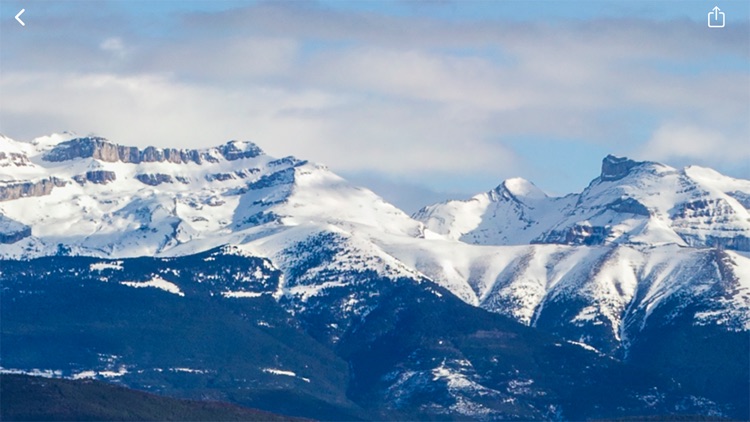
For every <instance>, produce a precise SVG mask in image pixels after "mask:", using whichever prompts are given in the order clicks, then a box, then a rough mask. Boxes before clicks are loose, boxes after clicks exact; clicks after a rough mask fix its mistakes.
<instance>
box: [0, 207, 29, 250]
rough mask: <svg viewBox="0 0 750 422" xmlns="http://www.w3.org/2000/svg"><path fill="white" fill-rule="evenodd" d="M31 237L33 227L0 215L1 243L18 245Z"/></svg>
mask: <svg viewBox="0 0 750 422" xmlns="http://www.w3.org/2000/svg"><path fill="white" fill-rule="evenodd" d="M29 236H31V227H29V226H27V225H25V224H21V223H19V222H18V221H15V220H13V219H10V218H8V217H6V216H4V215H2V214H0V243H4V244H6V245H7V244H11V243H16V242H18V241H19V240H21V239H25V238H27V237H29Z"/></svg>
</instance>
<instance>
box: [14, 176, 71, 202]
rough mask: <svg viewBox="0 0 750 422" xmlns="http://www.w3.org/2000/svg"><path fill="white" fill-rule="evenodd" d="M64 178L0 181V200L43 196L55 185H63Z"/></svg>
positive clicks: (64, 183)
mask: <svg viewBox="0 0 750 422" xmlns="http://www.w3.org/2000/svg"><path fill="white" fill-rule="evenodd" d="M65 185H66V182H65V181H64V180H61V179H58V178H56V177H49V178H46V179H41V180H37V181H24V182H9V183H0V201H12V200H14V199H18V198H28V197H33V196H45V195H49V194H50V193H51V192H52V189H53V188H55V187H62V186H65Z"/></svg>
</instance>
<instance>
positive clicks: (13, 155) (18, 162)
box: [0, 151, 32, 167]
mask: <svg viewBox="0 0 750 422" xmlns="http://www.w3.org/2000/svg"><path fill="white" fill-rule="evenodd" d="M30 165H32V164H31V161H29V157H27V156H26V154H22V153H20V152H3V151H0V167H10V166H15V167H23V166H30Z"/></svg>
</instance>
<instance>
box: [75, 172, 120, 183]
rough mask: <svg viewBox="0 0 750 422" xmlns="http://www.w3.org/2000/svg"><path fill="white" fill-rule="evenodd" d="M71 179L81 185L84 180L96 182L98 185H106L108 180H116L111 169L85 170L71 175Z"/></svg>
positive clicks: (115, 175)
mask: <svg viewBox="0 0 750 422" xmlns="http://www.w3.org/2000/svg"><path fill="white" fill-rule="evenodd" d="M73 180H75V181H76V182H78V183H79V184H81V185H82V184H84V183H86V182H91V183H96V184H98V185H106V184H107V183H109V182H114V181H115V180H117V174H116V173H115V172H113V171H106V170H93V171H87V172H86V173H84V174H79V175H77V176H73Z"/></svg>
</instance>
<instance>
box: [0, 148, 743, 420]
mask: <svg viewBox="0 0 750 422" xmlns="http://www.w3.org/2000/svg"><path fill="white" fill-rule="evenodd" d="M748 208H750V181H746V180H739V179H733V178H730V177H727V176H723V175H721V174H719V173H718V172H716V171H714V170H711V169H708V168H701V167H696V166H691V167H687V168H684V169H675V168H672V167H669V166H666V165H663V164H659V163H655V162H639V161H634V160H630V159H627V158H619V157H614V156H607V157H605V158H604V160H603V162H602V168H601V172H600V174H599V176H598V177H596V178H594V179H593V180H592V182H591V183H590V184H589V185H588V186H587V187H586V188H585V189H584V190H583V191H582V192H581V193H577V194H570V195H566V196H563V197H550V196H548V195H546V194H545V193H544V192H543V191H541V190H540V189H538V188H537V187H536V186H534V184H533V183H531V182H529V181H526V180H523V179H518V178H516V179H509V180H506V181H504V182H502V183H501V184H500V185H499V186H498V187H496V188H494V189H492V190H490V191H489V192H486V193H481V194H478V195H476V196H474V197H472V198H470V199H467V200H454V201H447V202H444V203H440V204H434V205H430V206H427V207H425V208H423V209H421V210H420V211H418V212H417V213H415V214H414V215H413V216H409V215H407V214H406V213H404V212H403V211H401V210H399V209H398V208H396V207H395V206H393V205H391V204H389V203H387V202H386V201H384V200H383V199H382V198H380V197H379V196H378V195H376V194H375V193H373V192H371V191H369V190H367V189H364V188H361V187H357V186H354V185H352V184H350V183H348V182H347V181H346V180H344V179H343V178H341V177H339V176H337V175H336V174H335V173H333V172H331V171H330V170H328V169H327V168H326V167H325V166H322V165H319V164H315V163H310V162H308V161H305V160H300V159H297V158H295V157H284V158H280V159H278V158H274V157H270V156H269V155H267V154H265V153H264V152H263V151H262V150H261V149H260V148H259V147H258V146H257V145H255V144H253V143H251V142H239V141H231V142H228V143H226V144H223V145H221V146H218V147H215V148H208V149H202V150H189V149H160V148H154V147H148V148H145V149H139V148H135V147H126V146H122V145H118V144H116V143H113V142H111V141H109V140H107V139H104V138H100V137H76V136H74V135H70V134H55V135H51V136H46V137H41V138H37V139H35V140H33V141H30V142H21V141H15V140H12V139H10V138H7V137H2V138H0V259H2V261H0V282H2V287H3V295H2V310H1V312H2V314H1V316H2V321H3V324H2V327H0V328H2V342H3V348H2V351H1V353H0V358H1V359H2V366H3V368H4V369H3V371H5V372H14V371H15V372H19V371H20V372H23V373H35V371H36V372H41V373H43V372H45V371H47V373H50V374H52V375H54V376H58V377H69V378H97V379H109V380H114V381H116V382H119V383H121V384H122V385H125V386H129V387H133V388H137V389H142V390H147V391H152V392H158V393H162V394H167V395H173V396H178V397H185V398H199V399H200V398H211V399H218V400H224V401H230V402H235V403H239V404H242V405H246V406H251V407H256V408H261V409H264V410H269V411H274V412H279V413H284V414H288V415H294V416H303V417H311V418H321V419H352V418H361V419H372V418H375V419H381V418H388V419H391V418H394V419H401V418H420V419H421V418H446V417H447V418H467V417H468V418H472V419H481V420H490V419H501V418H510V419H561V420H565V419H588V418H613V417H623V416H644V415H667V414H690V415H696V414H698V415H708V416H726V417H732V418H738V419H747V418H748V417H750V404H749V403H748V401H749V399H748V397H749V396H750V382H749V381H748V379H750V370H749V369H748V354H747V351H748V350H749V348H750V337H749V333H750V212H749V211H748ZM290 398H293V399H294V400H290ZM291 402H294V403H297V404H296V405H291V404H290V403H291Z"/></svg>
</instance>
